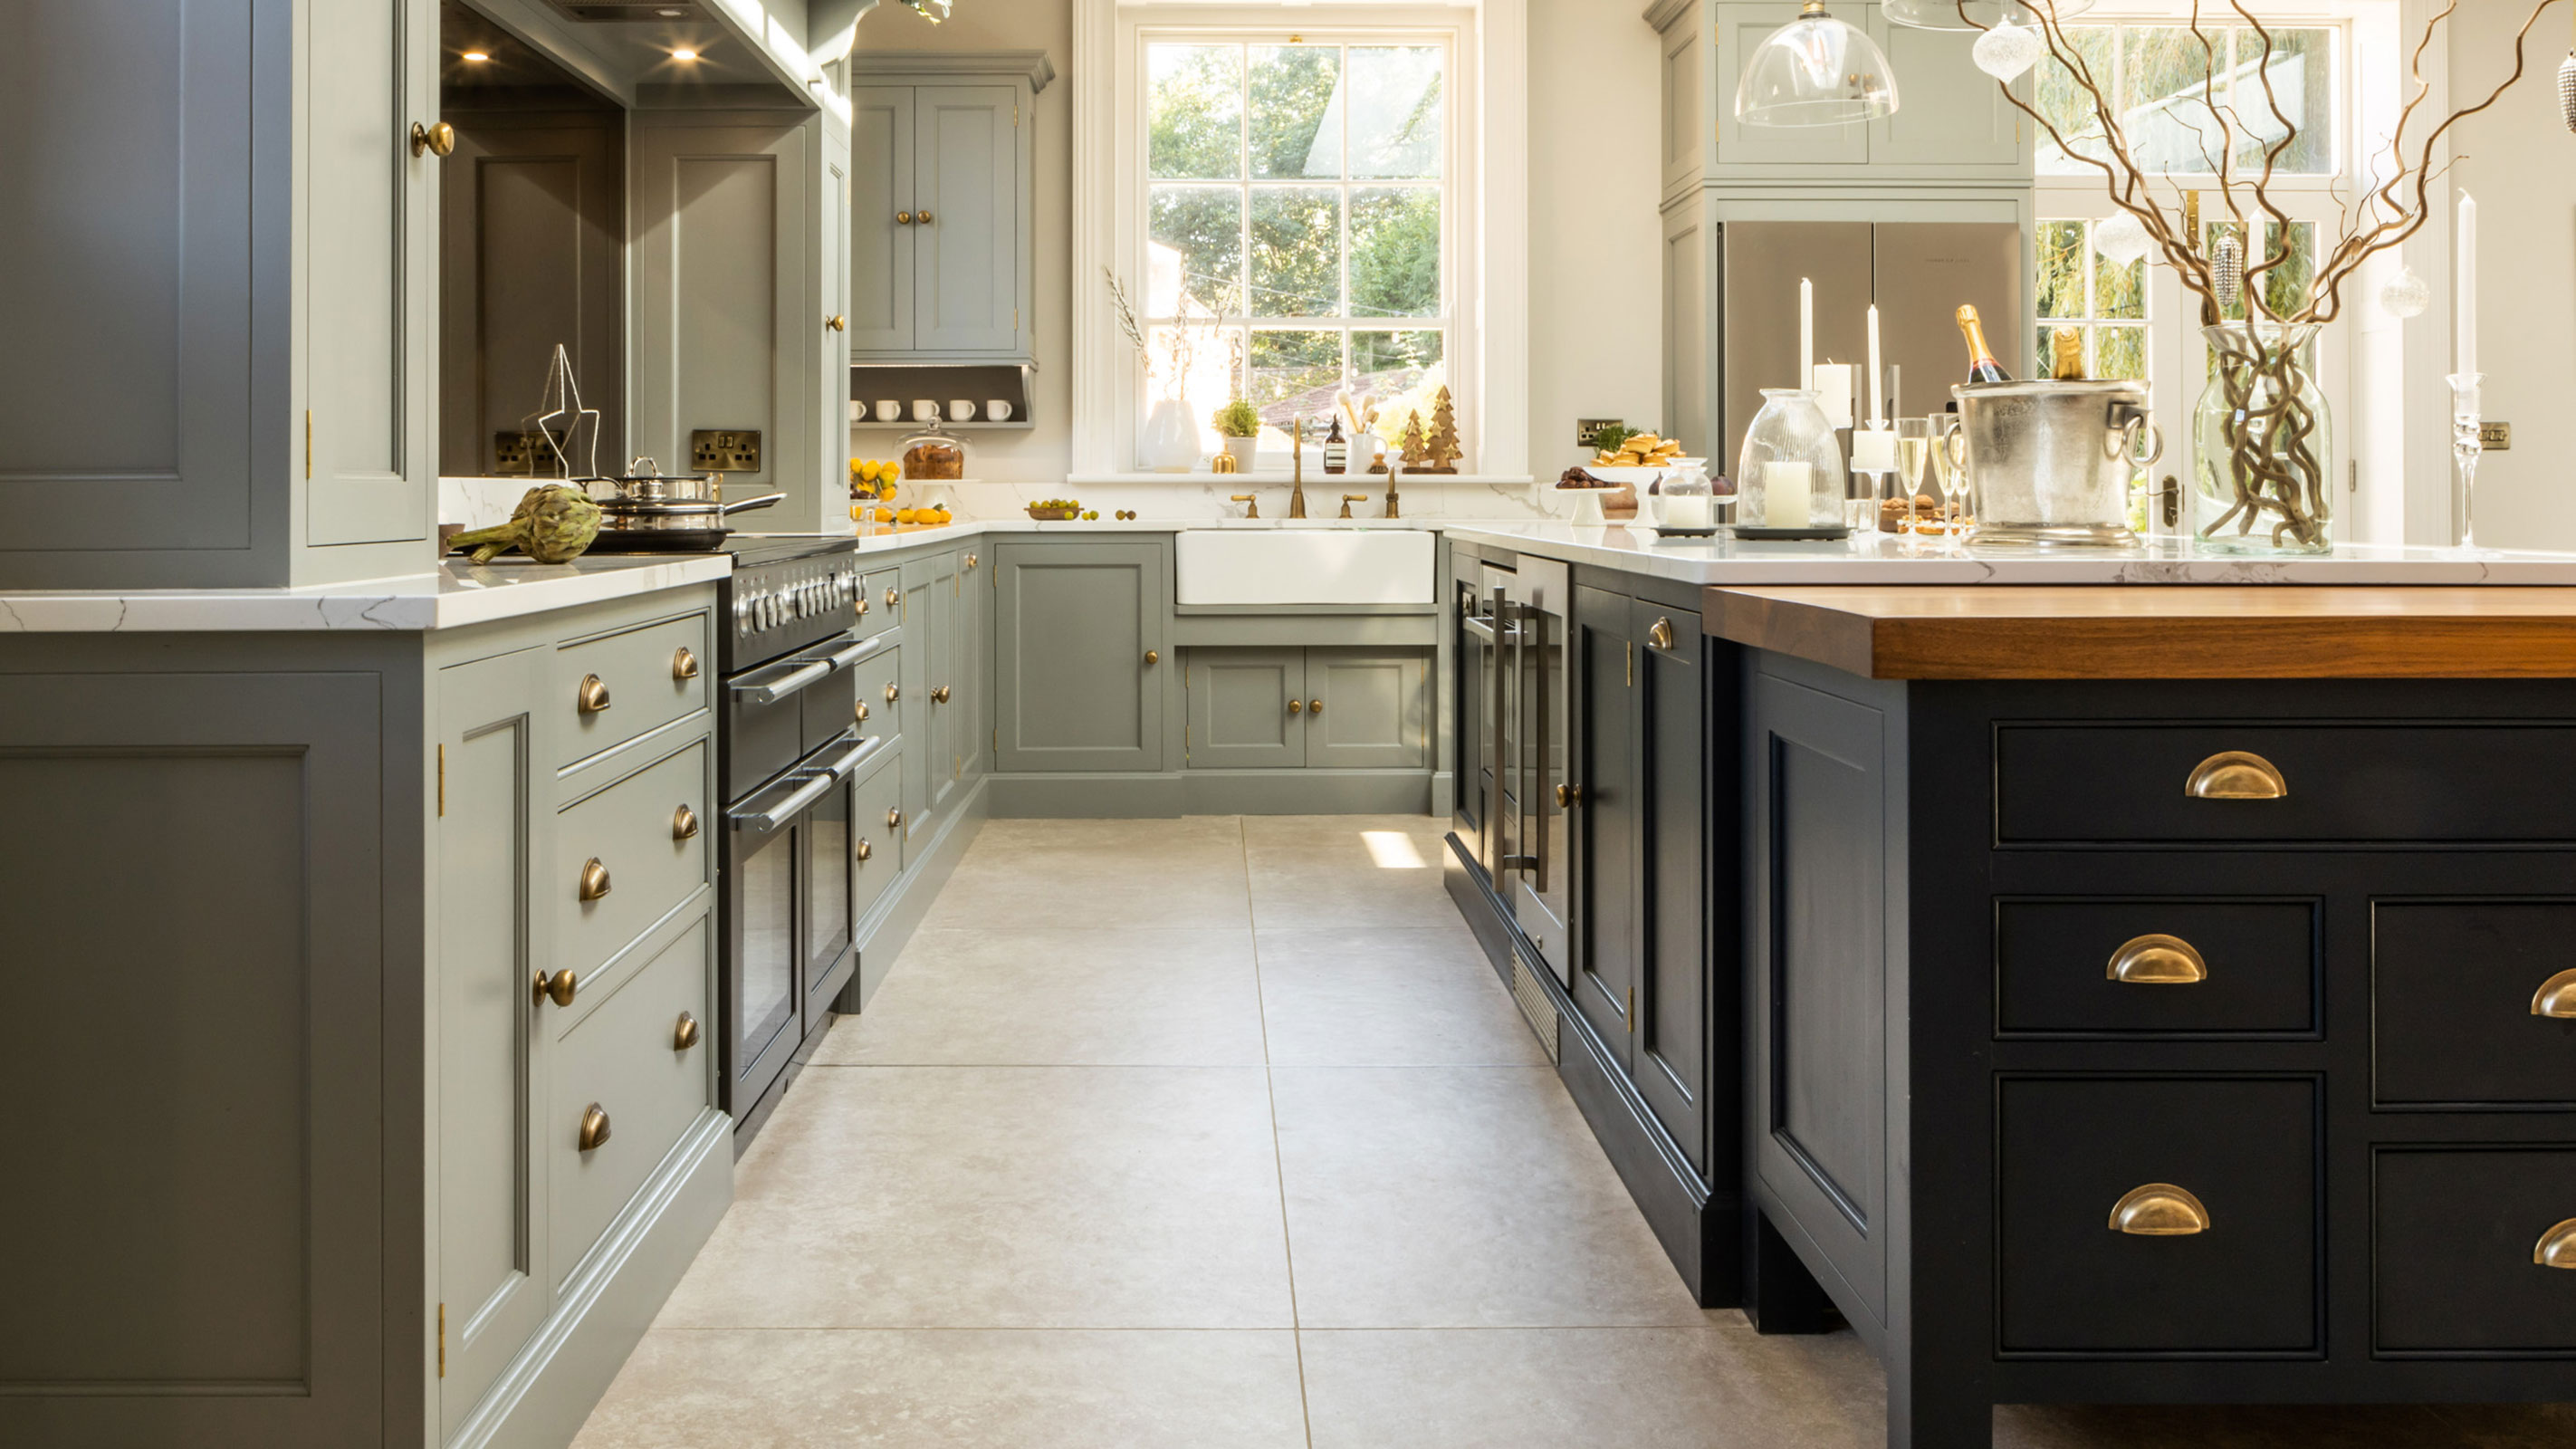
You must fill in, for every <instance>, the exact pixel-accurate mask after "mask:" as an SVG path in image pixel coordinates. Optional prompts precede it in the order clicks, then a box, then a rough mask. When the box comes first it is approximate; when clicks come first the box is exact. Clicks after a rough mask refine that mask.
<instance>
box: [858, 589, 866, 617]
mask: <svg viewBox="0 0 2576 1449" xmlns="http://www.w3.org/2000/svg"><path fill="white" fill-rule="evenodd" d="M867 611H868V596H867V595H865V594H861V595H859V612H860V613H862V614H864V613H866V612H867Z"/></svg>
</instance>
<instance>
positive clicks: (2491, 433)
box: [2478, 423, 2513, 453]
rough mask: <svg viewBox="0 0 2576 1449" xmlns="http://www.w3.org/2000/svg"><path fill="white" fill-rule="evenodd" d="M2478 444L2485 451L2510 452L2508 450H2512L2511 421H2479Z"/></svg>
mask: <svg viewBox="0 0 2576 1449" xmlns="http://www.w3.org/2000/svg"><path fill="white" fill-rule="evenodd" d="M2478 446H2479V447H2480V448H2482V449H2484V450H2485V451H2487V452H2490V453H2510V452H2512V451H2513V424H2511V423H2480V424H2478Z"/></svg>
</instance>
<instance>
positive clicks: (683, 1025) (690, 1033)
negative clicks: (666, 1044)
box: [671, 1011, 698, 1052]
mask: <svg viewBox="0 0 2576 1449" xmlns="http://www.w3.org/2000/svg"><path fill="white" fill-rule="evenodd" d="M697 1044H698V1019H697V1018H696V1017H694V1016H691V1015H689V1014H688V1013H687V1012H685V1011H684V1012H681V1013H680V1019H679V1020H678V1021H676V1022H674V1023H672V1026H671V1050H673V1051H675V1052H684V1051H687V1050H688V1049H689V1048H691V1047H693V1046H696V1045H697Z"/></svg>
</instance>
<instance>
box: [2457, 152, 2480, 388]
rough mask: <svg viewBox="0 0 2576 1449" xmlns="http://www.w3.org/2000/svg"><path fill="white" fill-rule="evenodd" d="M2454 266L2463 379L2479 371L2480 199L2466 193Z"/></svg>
mask: <svg viewBox="0 0 2576 1449" xmlns="http://www.w3.org/2000/svg"><path fill="white" fill-rule="evenodd" d="M2451 267H2452V272H2453V274H2454V275H2456V276H2457V277H2458V278H2459V279H2460V296H2459V301H2458V303H2457V306H2458V308H2459V314H2460V315H2459V316H2458V318H2457V319H2456V320H2457V322H2458V323H2459V329H2460V346H2459V351H2460V355H2459V358H2458V360H2457V365H2458V367H2459V371H2460V375H2461V376H2462V377H2472V376H2475V375H2476V373H2477V370H2478V199H2477V198H2476V197H2474V196H2471V195H2469V194H2468V193H2467V192H2465V191H2463V192H2461V193H2460V242H2459V255H2458V256H2456V257H2453V258H2452V259H2451Z"/></svg>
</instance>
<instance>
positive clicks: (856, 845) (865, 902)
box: [850, 756, 903, 921]
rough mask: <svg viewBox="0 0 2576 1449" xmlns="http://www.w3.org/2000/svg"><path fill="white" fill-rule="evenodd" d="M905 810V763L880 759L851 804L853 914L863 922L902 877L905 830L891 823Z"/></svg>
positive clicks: (860, 783)
mask: <svg viewBox="0 0 2576 1449" xmlns="http://www.w3.org/2000/svg"><path fill="white" fill-rule="evenodd" d="M902 808H903V768H902V762H901V761H900V760H898V759H896V758H894V757H891V756H881V757H879V758H878V760H877V762H876V769H875V770H874V771H873V772H872V773H870V774H869V775H868V776H867V777H866V778H865V779H862V780H861V781H859V784H858V792H857V794H856V795H855V796H854V797H853V799H852V800H851V803H850V810H851V812H852V813H851V815H850V853H851V857H852V859H851V861H850V869H851V876H850V881H851V886H852V890H851V898H850V914H851V919H852V920H854V921H864V920H866V919H867V918H868V911H869V909H870V908H871V907H873V906H875V905H876V903H877V898H878V897H880V896H882V895H884V894H885V893H886V890H887V888H888V887H890V886H892V885H893V884H894V883H895V878H896V877H897V876H900V875H902V874H903V829H902V827H901V826H900V825H898V824H894V823H890V822H892V821H893V820H894V819H895V812H897V811H899V810H901V809H902Z"/></svg>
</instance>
